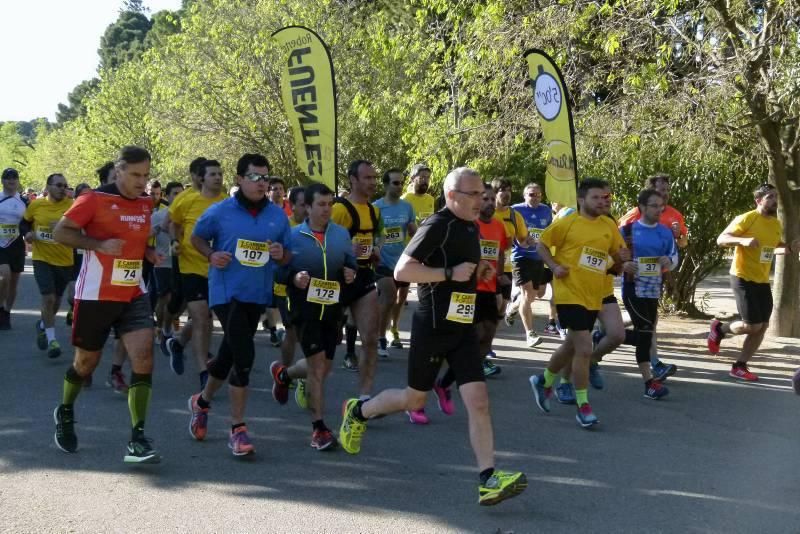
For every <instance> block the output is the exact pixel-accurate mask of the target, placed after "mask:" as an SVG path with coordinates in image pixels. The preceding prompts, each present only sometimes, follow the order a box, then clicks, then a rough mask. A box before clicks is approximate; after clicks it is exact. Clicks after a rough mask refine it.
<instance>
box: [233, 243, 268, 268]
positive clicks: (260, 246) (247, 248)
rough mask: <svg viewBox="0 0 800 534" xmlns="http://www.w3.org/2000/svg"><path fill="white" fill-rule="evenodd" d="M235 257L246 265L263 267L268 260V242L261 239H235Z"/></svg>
mask: <svg viewBox="0 0 800 534" xmlns="http://www.w3.org/2000/svg"><path fill="white" fill-rule="evenodd" d="M236 259H237V260H239V263H241V264H242V265H244V266H246V267H263V266H264V265H266V264H267V262H268V261H269V243H265V242H262V241H248V240H247V239H239V240H237V241H236Z"/></svg>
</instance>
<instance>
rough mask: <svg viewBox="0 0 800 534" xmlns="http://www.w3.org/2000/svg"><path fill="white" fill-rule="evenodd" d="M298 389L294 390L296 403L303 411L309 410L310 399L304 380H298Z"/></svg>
mask: <svg viewBox="0 0 800 534" xmlns="http://www.w3.org/2000/svg"><path fill="white" fill-rule="evenodd" d="M296 382H297V389H295V390H294V402H296V403H297V406H299V407H300V409H301V410H307V409H308V397H307V396H306V381H305V380H303V379H302V378H299V379H297V381H296Z"/></svg>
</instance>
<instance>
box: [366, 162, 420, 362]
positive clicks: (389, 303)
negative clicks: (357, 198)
mask: <svg viewBox="0 0 800 534" xmlns="http://www.w3.org/2000/svg"><path fill="white" fill-rule="evenodd" d="M383 190H384V195H383V198H380V199H378V200H376V201H375V202H373V205H374V206H375V207H376V208H377V209H378V210H379V211H380V214H381V219H382V222H383V246H382V247H381V259H380V261H379V262H378V266H377V267H376V269H375V276H376V277H377V279H378V282H377V285H378V304H379V306H380V308H379V311H380V324H379V326H378V334H379V335H380V337H379V338H378V344H379V348H378V355H379V356H382V357H384V358H386V357H388V356H389V348H388V346H387V340H386V330H387V328H389V324H390V323H391V324H394V325H397V324H399V322H400V312H401V311H402V310H403V302H404V301H405V299H402V298H401V297H400V295H399V291H400V289H401V288H405V289H408V286H409V284H408V283H406V282H400V281H397V280H395V279H394V267H395V265H397V260H399V259H400V256H401V255H402V254H403V249H404V248H405V246H406V238H407V237H409V236H413V235H414V232H416V231H417V224H416V216H415V215H414V208H413V207H412V206H411V204H410V203H409V202H407V201H405V200H402V199H401V198H400V193H402V192H403V172H402V171H401V170H399V169H389V170H388V171H386V172H385V173H383ZM395 340H396V341H395ZM392 346H393V347H398V346H399V348H402V346H403V344H402V343H401V342H400V339H399V338H397V337H395V338H394V339H393V340H392Z"/></svg>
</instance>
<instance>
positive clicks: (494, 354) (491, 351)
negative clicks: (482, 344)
mask: <svg viewBox="0 0 800 534" xmlns="http://www.w3.org/2000/svg"><path fill="white" fill-rule="evenodd" d="M486 357H487V358H497V353H496V352H495V351H493V350H490V351H489V352H487V353H486Z"/></svg>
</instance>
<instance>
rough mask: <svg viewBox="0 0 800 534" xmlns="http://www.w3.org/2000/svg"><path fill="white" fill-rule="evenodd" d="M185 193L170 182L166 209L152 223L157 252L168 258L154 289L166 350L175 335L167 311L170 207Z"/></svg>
mask: <svg viewBox="0 0 800 534" xmlns="http://www.w3.org/2000/svg"><path fill="white" fill-rule="evenodd" d="M182 192H183V185H181V183H180V182H169V183H168V184H167V186H166V187H165V188H164V193H165V196H164V198H163V199H162V201H161V202H162V204H163V206H164V209H159V210H156V211H154V212H153V216H152V218H151V221H150V236H151V239H152V240H153V246H154V247H155V249H156V252H157V253H158V254H159V255H161V256H164V257H165V258H167V259H166V260H165V261H163V262H161V264H160V265H158V266H157V267H156V268H155V269H154V271H153V278H154V280H155V284H154V286H155V287H154V288H153V289H152V290H153V291H155V293H156V295H157V296H158V298H157V300H156V305H155V314H156V328H157V332H158V335H157V338H158V341H159V344H160V345H162V346H164V347H165V349H166V343H167V339H169V338H171V337H172V336H173V335H174V332H173V329H172V317H171V316H170V314H169V312H168V311H167V305H168V304H169V301H170V298H171V296H172V279H173V274H172V257H171V254H170V252H171V250H170V249H171V247H170V236H169V206H170V205H171V204H172V203H173V202H174V201H175V198H176V197H177V196H178V195H179V194H181V193H182Z"/></svg>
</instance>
